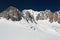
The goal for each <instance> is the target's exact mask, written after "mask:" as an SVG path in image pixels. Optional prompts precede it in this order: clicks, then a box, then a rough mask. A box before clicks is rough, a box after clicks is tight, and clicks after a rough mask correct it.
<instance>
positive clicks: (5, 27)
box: [0, 18, 60, 40]
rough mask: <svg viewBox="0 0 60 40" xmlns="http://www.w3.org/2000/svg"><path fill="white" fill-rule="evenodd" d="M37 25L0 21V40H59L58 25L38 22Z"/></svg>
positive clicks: (46, 21) (24, 22) (59, 26)
mask: <svg viewBox="0 0 60 40" xmlns="http://www.w3.org/2000/svg"><path fill="white" fill-rule="evenodd" d="M37 23H38V24H35V23H27V21H26V20H25V19H23V18H22V20H21V21H19V22H17V21H15V22H13V21H11V20H6V19H4V18H1V19H0V40H60V32H59V28H60V24H58V23H56V22H54V23H52V24H51V23H49V22H48V20H39V21H37Z"/></svg>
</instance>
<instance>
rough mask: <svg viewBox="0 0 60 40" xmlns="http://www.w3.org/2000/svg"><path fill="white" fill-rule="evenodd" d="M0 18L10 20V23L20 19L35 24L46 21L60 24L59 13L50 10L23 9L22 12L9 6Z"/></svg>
mask: <svg viewBox="0 0 60 40" xmlns="http://www.w3.org/2000/svg"><path fill="white" fill-rule="evenodd" d="M0 17H4V18H6V19H8V20H9V19H11V20H12V21H20V20H21V19H22V18H24V19H26V20H27V22H29V21H31V22H35V23H36V21H38V20H47V19H49V22H50V23H52V22H58V23H60V11H57V12H54V13H53V12H51V11H50V10H47V9H46V10H45V11H34V10H32V9H24V10H22V12H21V11H20V10H19V9H17V8H15V7H13V6H10V7H8V8H7V9H6V10H4V11H3V12H1V14H0Z"/></svg>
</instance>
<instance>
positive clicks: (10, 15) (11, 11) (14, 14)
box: [2, 6, 22, 21]
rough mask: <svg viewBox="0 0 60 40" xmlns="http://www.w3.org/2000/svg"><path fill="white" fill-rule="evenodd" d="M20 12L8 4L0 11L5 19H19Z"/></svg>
mask: <svg viewBox="0 0 60 40" xmlns="http://www.w3.org/2000/svg"><path fill="white" fill-rule="evenodd" d="M21 14H22V13H21V12H20V11H19V10H18V9H17V8H15V7H13V6H10V7H8V8H7V9H6V10H4V11H3V12H2V17H4V18H6V19H8V20H9V19H11V20H12V21H19V20H21V16H22V15H21Z"/></svg>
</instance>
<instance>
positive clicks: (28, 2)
mask: <svg viewBox="0 0 60 40" xmlns="http://www.w3.org/2000/svg"><path fill="white" fill-rule="evenodd" d="M9 6H14V7H16V8H18V9H19V10H23V9H33V10H37V11H40V10H45V9H50V10H51V11H53V12H54V11H58V10H60V1H59V0H0V12H1V11H3V10H5V9H6V8H7V7H9Z"/></svg>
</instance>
